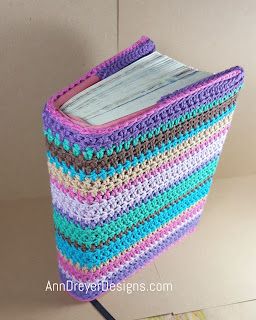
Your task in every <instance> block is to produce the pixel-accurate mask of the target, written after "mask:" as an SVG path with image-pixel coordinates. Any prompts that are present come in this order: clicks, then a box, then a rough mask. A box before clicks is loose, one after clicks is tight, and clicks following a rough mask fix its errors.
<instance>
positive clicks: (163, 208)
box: [55, 175, 212, 252]
mask: <svg viewBox="0 0 256 320" xmlns="http://www.w3.org/2000/svg"><path fill="white" fill-rule="evenodd" d="M211 177H212V175H211V176H209V177H207V178H206V179H204V180H203V181H201V182H199V183H198V184H197V185H196V186H195V187H194V188H193V189H191V190H189V191H188V192H186V193H184V194H183V195H181V196H180V197H178V198H177V199H175V200H174V201H172V202H170V203H168V204H167V205H165V206H163V207H162V208H161V209H159V210H157V211H156V212H154V213H152V214H150V215H149V216H147V217H146V218H144V219H142V220H141V221H139V222H138V223H136V224H135V225H133V226H131V227H130V228H126V229H125V231H122V232H120V233H119V234H117V235H114V236H113V237H112V238H109V239H108V240H107V241H106V242H100V244H99V245H97V246H96V245H91V247H90V248H87V247H86V245H85V244H82V245H81V244H79V243H78V242H77V241H72V240H71V239H70V238H69V237H66V236H65V235H64V234H63V233H62V232H61V231H60V230H59V229H58V228H55V231H56V232H57V233H58V235H60V236H61V237H62V239H63V240H64V241H67V242H68V244H69V245H70V246H72V245H73V246H74V247H75V248H76V249H78V248H79V249H81V250H82V251H83V252H85V251H87V250H90V251H95V250H96V249H100V248H102V247H103V246H104V245H109V243H110V242H111V241H116V239H117V238H122V236H123V235H125V234H127V233H128V232H129V231H133V230H134V229H135V228H137V227H138V226H139V225H142V224H144V223H145V222H146V221H149V220H150V219H152V218H154V217H155V216H157V215H159V214H160V213H161V211H163V210H165V209H168V208H169V207H171V206H172V205H174V204H176V203H177V202H179V201H181V200H182V199H184V198H185V197H187V196H188V195H189V194H191V193H193V192H194V191H196V190H197V189H198V188H200V187H201V186H202V185H203V184H205V183H206V182H207V181H208V180H210V179H211Z"/></svg>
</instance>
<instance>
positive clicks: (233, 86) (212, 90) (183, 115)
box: [43, 37, 244, 300]
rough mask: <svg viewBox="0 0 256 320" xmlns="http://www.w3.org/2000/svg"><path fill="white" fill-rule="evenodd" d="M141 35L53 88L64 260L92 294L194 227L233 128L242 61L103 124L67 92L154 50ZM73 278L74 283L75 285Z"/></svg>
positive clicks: (52, 146)
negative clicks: (94, 122)
mask: <svg viewBox="0 0 256 320" xmlns="http://www.w3.org/2000/svg"><path fill="white" fill-rule="evenodd" d="M154 50H155V45H154V43H153V42H152V41H151V40H150V39H149V38H147V37H142V38H141V39H140V40H139V41H137V42H136V43H135V44H134V45H133V46H131V47H130V48H128V49H126V50H124V51H122V52H120V53H119V54H117V55H116V56H114V57H113V58H111V59H109V60H107V61H105V62H103V63H102V64H100V65H98V66H97V67H95V68H94V69H92V70H91V71H90V72H88V73H86V74H85V75H84V76H83V77H82V78H81V79H79V80H78V81H76V82H75V83H73V84H72V85H70V86H69V87H68V88H65V89H64V90H62V91H61V92H59V93H57V94H56V95H54V96H53V97H52V98H50V99H49V101H48V102H47V103H46V105H45V108H44V111H43V123H44V134H45V136H46V140H47V147H48V151H47V157H48V166H49V173H50V184H51V193H52V203H53V219H54V224H55V232H56V245H57V251H58V266H59V272H60V276H61V280H62V282H64V283H66V284H67V283H68V280H69V283H70V280H71V281H72V283H73V284H78V283H83V284H85V285H86V288H84V290H81V287H80V288H78V286H77V285H74V286H73V290H72V291H71V294H72V295H73V296H74V297H76V298H77V299H80V300H93V299H95V298H96V297H97V296H99V295H100V294H101V293H103V292H104V291H105V290H106V288H108V286H109V285H110V284H116V283H118V282H120V281H122V280H123V279H125V278H126V277H128V276H129V275H131V274H132V273H133V272H135V271H136V270H138V269H139V268H141V267H143V266H144V265H145V264H146V263H147V262H149V261H150V260H151V259H152V258H154V257H156V256H157V255H158V254H159V253H160V252H162V251H163V250H164V249H165V248H168V247H170V246H171V245H173V244H175V243H176V242H177V241H178V240H179V239H181V238H182V237H184V236H185V235H186V234H189V233H190V232H192V231H193V230H194V229H195V226H196V225H197V223H198V221H199V219H200V215H201V213H202V210H203V207H204V205H205V202H206V197H207V194H208V193H209V190H210V186H211V183H212V177H213V174H214V172H215V170H216V166H217V164H218V160H219V156H220V153H221V150H222V146H223V143H224V141H225V138H226V135H227V132H228V130H229V128H230V124H231V119H232V115H233V112H234V110H235V107H236V98H237V94H238V92H239V90H240V89H241V87H242V83H243V76H244V75H243V70H242V69H241V68H240V67H233V68H231V69H229V70H226V71H224V72H221V73H218V74H215V75H212V76H210V77H209V78H207V79H204V80H202V81H200V82H198V83H195V84H193V85H190V86H188V87H186V88H184V89H181V90H179V91H176V92H175V93H172V94H170V95H168V96H165V97H163V98H161V99H160V100H159V101H158V103H156V104H155V105H154V106H152V107H149V108H147V109H144V110H143V111H140V112H137V113H135V114H132V115H129V116H127V117H124V118H122V119H119V120H117V121H114V122H111V123H109V124H105V125H101V126H90V125H88V124H86V123H81V122H79V121H75V120H72V119H71V118H69V117H67V116H66V115H64V114H63V113H62V112H61V111H60V110H59V105H60V104H61V101H62V100H61V99H63V97H65V95H66V96H67V95H68V94H69V93H70V92H72V90H74V89H76V88H78V87H79V86H82V85H84V84H86V83H87V82H88V84H90V83H91V80H94V81H98V80H101V79H104V78H106V77H108V76H110V75H111V74H113V73H115V72H117V71H118V70H120V69H122V68H123V67H125V66H127V65H128V64H130V63H132V62H134V61H136V60H137V59H139V58H141V57H143V56H145V55H147V54H149V53H151V52H153V51H154ZM69 287H70V285H69Z"/></svg>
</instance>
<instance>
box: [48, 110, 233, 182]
mask: <svg viewBox="0 0 256 320" xmlns="http://www.w3.org/2000/svg"><path fill="white" fill-rule="evenodd" d="M235 107H236V105H235V104H233V105H232V106H231V107H230V108H229V109H228V110H226V111H225V112H223V113H222V114H221V115H219V116H218V117H215V118H212V119H211V120H208V121H206V122H205V123H204V124H203V125H201V126H199V127H198V128H196V129H193V130H191V131H190V132H187V133H186V134H184V135H181V136H180V137H179V138H175V139H173V140H172V141H169V142H168V143H167V144H162V146H161V147H157V146H156V147H155V149H154V150H152V151H151V150H148V151H147V152H146V153H145V154H143V153H141V154H140V156H139V157H136V156H135V157H134V158H133V160H132V161H129V160H127V161H126V162H125V163H124V164H121V163H119V164H118V166H117V167H116V168H114V167H113V166H112V167H110V169H109V170H105V169H101V171H100V172H99V173H97V172H96V171H95V170H94V171H92V172H91V173H90V174H86V173H85V172H84V171H83V170H79V171H76V170H75V168H74V166H67V165H66V163H65V162H64V161H62V162H59V160H58V159H57V158H56V157H53V156H52V154H51V152H50V151H48V152H47V157H48V160H49V162H50V163H52V164H54V165H55V166H56V168H58V169H59V168H60V169H61V170H62V172H63V174H69V175H70V176H71V178H75V177H78V178H79V179H80V181H84V180H85V179H90V180H91V181H96V180H97V179H101V180H105V179H107V177H113V176H114V175H115V174H120V173H122V172H123V171H124V170H129V169H130V168H131V167H135V166H137V165H138V164H141V163H143V162H144V161H146V160H150V159H151V158H153V157H155V156H157V155H158V154H162V153H164V152H165V151H167V150H170V149H171V148H173V147H175V146H176V145H178V144H180V143H181V142H182V141H184V140H187V139H189V138H190V137H192V136H195V135H197V134H198V133H199V132H201V131H203V130H205V129H208V128H210V127H211V126H213V125H214V124H215V123H217V122H219V121H220V120H222V119H224V118H225V117H226V116H228V115H229V114H231V113H232V112H233V111H234V110H235Z"/></svg>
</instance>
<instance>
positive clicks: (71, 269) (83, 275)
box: [57, 197, 206, 282]
mask: <svg viewBox="0 0 256 320" xmlns="http://www.w3.org/2000/svg"><path fill="white" fill-rule="evenodd" d="M205 202H206V197H205V198H203V199H201V200H199V201H198V202H197V203H196V205H195V206H193V207H192V208H191V207H190V208H189V209H187V210H186V211H184V212H183V213H182V214H181V215H179V216H178V217H177V218H176V219H174V220H172V221H170V222H169V223H168V224H166V225H165V226H164V227H163V228H161V229H160V230H157V231H155V232H153V233H151V234H150V235H149V236H147V237H146V238H145V239H144V240H143V241H140V242H139V243H138V244H137V245H136V246H135V247H131V249H129V250H128V251H126V252H125V253H124V254H121V255H119V256H118V257H116V258H115V259H113V260H110V262H109V264H108V265H105V266H103V267H101V268H99V269H97V270H96V271H82V270H81V269H78V268H77V267H75V266H74V265H73V264H72V263H71V262H70V261H68V260H67V259H66V258H65V257H64V256H63V255H62V253H61V252H60V251H58V250H57V251H58V260H59V263H60V266H61V267H62V268H63V269H64V270H66V271H68V273H69V274H70V275H72V276H74V277H75V278H76V279H79V280H80V281H82V282H87V281H92V282H93V281H95V280H96V279H98V278H99V277H103V276H106V275H107V274H108V273H109V272H113V271H115V269H117V268H120V267H121V266H123V265H125V264H126V263H127V261H130V260H131V259H132V258H134V257H135V256H136V255H139V254H140V253H141V252H144V251H145V250H146V249H147V248H149V247H150V246H152V245H154V244H155V243H156V242H157V241H160V240H161V238H163V237H164V236H165V235H168V234H169V233H170V232H171V231H172V230H174V229H175V228H176V227H177V226H178V225H180V224H181V223H183V222H184V221H185V220H186V219H188V218H192V217H193V216H195V215H196V214H197V213H198V212H199V211H200V210H202V209H203V207H204V205H205Z"/></svg>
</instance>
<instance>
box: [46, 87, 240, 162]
mask: <svg viewBox="0 0 256 320" xmlns="http://www.w3.org/2000/svg"><path fill="white" fill-rule="evenodd" d="M241 88H242V86H239V87H238V88H236V89H235V90H233V91H232V92H231V93H230V94H228V95H226V96H224V97H223V98H220V99H217V100H214V101H212V102H210V103H208V104H204V105H201V106H200V107H199V108H197V109H195V110H193V111H191V112H188V113H186V114H185V115H183V116H180V117H178V118H176V119H175V120H171V121H167V122H166V123H163V124H161V125H160V126H159V127H157V128H155V129H154V130H150V131H147V132H146V133H144V134H138V136H137V137H136V138H134V139H129V140H128V141H123V142H122V143H120V144H119V145H117V146H115V145H114V146H113V147H112V148H109V149H105V148H101V149H100V150H99V151H97V152H95V151H94V149H93V148H87V149H86V150H85V151H82V150H81V148H80V146H79V145H78V144H73V145H71V144H70V142H69V141H68V140H67V139H64V140H63V141H61V139H60V137H59V135H58V134H56V135H53V134H52V131H51V129H48V130H45V131H44V135H45V136H46V138H47V140H48V141H49V142H50V143H51V142H53V143H54V144H55V145H56V146H57V147H60V146H62V147H63V148H64V150H66V151H69V150H71V151H72V153H73V155H74V156H79V155H80V154H81V153H83V155H84V158H85V160H91V159H92V157H93V155H94V154H95V155H96V157H97V159H102V158H103V156H104V154H107V155H108V156H111V155H112V154H113V152H116V153H119V152H121V151H122V149H125V150H128V149H129V148H130V146H131V145H133V146H136V145H137V144H138V143H140V142H144V141H146V140H147V139H151V138H152V137H154V136H158V135H159V133H160V132H165V131H167V130H168V129H171V128H173V127H174V126H176V125H178V124H180V123H183V122H185V121H187V120H190V119H191V118H193V117H195V116H197V115H200V114H202V113H204V112H205V111H208V110H210V109H212V108H214V107H216V106H218V105H220V104H222V103H223V102H225V101H227V100H228V99H230V98H232V97H234V96H235V95H236V94H237V93H238V92H239V91H240V90H241Z"/></svg>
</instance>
